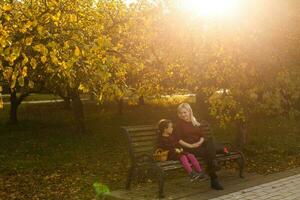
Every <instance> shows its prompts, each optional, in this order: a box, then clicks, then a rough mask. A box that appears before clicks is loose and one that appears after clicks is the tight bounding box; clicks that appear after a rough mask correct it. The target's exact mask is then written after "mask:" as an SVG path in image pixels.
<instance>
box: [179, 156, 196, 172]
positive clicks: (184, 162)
mask: <svg viewBox="0 0 300 200" xmlns="http://www.w3.org/2000/svg"><path fill="white" fill-rule="evenodd" d="M179 160H180V161H181V164H182V165H183V168H184V169H185V170H186V171H187V172H188V173H189V174H190V173H191V172H192V171H193V169H192V167H191V164H190V162H189V160H188V158H187V157H186V155H181V156H180V157H179Z"/></svg>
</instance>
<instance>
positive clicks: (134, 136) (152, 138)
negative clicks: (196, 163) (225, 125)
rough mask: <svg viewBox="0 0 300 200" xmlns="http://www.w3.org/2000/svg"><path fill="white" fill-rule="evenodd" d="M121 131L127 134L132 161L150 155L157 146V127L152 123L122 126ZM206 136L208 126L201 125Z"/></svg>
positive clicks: (208, 134)
mask: <svg viewBox="0 0 300 200" xmlns="http://www.w3.org/2000/svg"><path fill="white" fill-rule="evenodd" d="M121 128H122V131H123V133H125V134H126V135H127V139H128V145H129V146H128V148H129V154H130V157H131V160H132V161H133V162H135V161H136V159H137V158H138V157H139V156H141V155H149V156H152V154H153V153H154V151H155V150H156V149H157V146H158V138H159V137H158V136H159V135H158V129H157V126H154V125H140V126H123V127H121ZM202 130H203V132H204V134H205V135H206V136H208V137H209V136H210V130H209V126H208V125H207V124H205V125H203V126H202Z"/></svg>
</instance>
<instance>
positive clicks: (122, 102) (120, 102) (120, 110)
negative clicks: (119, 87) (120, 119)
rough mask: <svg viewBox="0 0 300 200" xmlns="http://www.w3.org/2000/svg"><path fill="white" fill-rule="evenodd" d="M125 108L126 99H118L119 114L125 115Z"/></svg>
mask: <svg viewBox="0 0 300 200" xmlns="http://www.w3.org/2000/svg"><path fill="white" fill-rule="evenodd" d="M123 106H124V99H123V98H120V99H118V114H119V115H123Z"/></svg>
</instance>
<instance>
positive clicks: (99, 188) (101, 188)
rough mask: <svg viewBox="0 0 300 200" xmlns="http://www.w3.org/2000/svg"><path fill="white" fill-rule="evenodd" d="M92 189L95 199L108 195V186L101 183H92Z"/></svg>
mask: <svg viewBox="0 0 300 200" xmlns="http://www.w3.org/2000/svg"><path fill="white" fill-rule="evenodd" d="M93 187H94V190H95V192H96V197H97V198H103V197H104V196H105V195H107V194H109V193H110V190H109V188H108V186H107V185H104V184H103V183H99V182H95V183H93Z"/></svg>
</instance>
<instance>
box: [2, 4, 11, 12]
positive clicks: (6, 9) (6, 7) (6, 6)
mask: <svg viewBox="0 0 300 200" xmlns="http://www.w3.org/2000/svg"><path fill="white" fill-rule="evenodd" d="M2 9H3V10H4V11H11V10H12V7H11V5H10V4H5V5H4V6H3V7H2Z"/></svg>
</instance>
